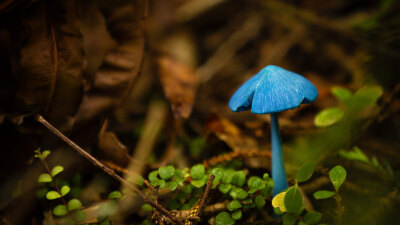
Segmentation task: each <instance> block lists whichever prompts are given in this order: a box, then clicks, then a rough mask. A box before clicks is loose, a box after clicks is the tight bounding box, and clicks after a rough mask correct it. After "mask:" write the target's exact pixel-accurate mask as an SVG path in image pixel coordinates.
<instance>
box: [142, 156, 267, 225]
mask: <svg viewBox="0 0 400 225" xmlns="http://www.w3.org/2000/svg"><path fill="white" fill-rule="evenodd" d="M239 166H240V165H239ZM239 166H238V165H235V163H230V164H229V163H228V164H227V165H218V166H215V167H213V168H206V167H205V166H204V165H203V164H196V165H194V166H192V167H191V168H190V169H189V168H187V169H184V170H180V169H177V168H174V167H173V166H171V165H170V166H166V167H161V168H159V169H157V170H154V171H151V172H150V173H149V174H148V182H147V181H145V182H144V183H145V184H147V186H148V187H149V188H150V189H151V190H153V194H154V198H157V195H158V194H157V193H158V190H161V189H164V190H165V189H166V190H168V191H169V192H171V196H173V197H172V198H171V199H169V200H168V201H167V203H166V204H167V207H168V209H169V210H174V212H175V214H176V215H177V217H179V218H181V219H183V220H184V221H185V224H191V222H192V221H198V220H199V215H200V214H201V213H202V210H203V209H204V207H205V205H206V204H207V203H208V202H209V201H210V199H211V197H210V196H209V192H210V191H213V192H219V194H220V195H221V196H223V199H224V200H223V202H224V203H223V204H224V208H225V210H224V211H222V212H219V213H218V214H217V215H216V221H215V223H216V224H217V225H220V224H235V223H236V221H237V220H240V219H242V216H243V211H244V210H246V209H249V208H258V209H262V208H263V207H264V206H265V203H266V199H267V198H269V196H270V195H271V193H272V189H273V181H272V179H271V178H270V177H269V175H268V174H264V176H263V177H258V176H251V177H248V175H247V172H246V171H245V170H241V169H239V168H238V167H239ZM142 210H143V211H148V212H152V211H153V210H154V209H153V208H152V207H151V206H150V205H148V204H144V205H143V206H142ZM145 221H147V220H145ZM145 221H143V223H145Z"/></svg>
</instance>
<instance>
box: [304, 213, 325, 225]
mask: <svg viewBox="0 0 400 225" xmlns="http://www.w3.org/2000/svg"><path fill="white" fill-rule="evenodd" d="M321 218H322V214H321V213H319V212H315V211H311V212H308V213H307V214H306V215H305V216H304V222H306V223H308V224H310V225H313V224H317V223H318V222H319V221H320V220H321Z"/></svg>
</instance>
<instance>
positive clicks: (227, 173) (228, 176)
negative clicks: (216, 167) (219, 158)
mask: <svg viewBox="0 0 400 225" xmlns="http://www.w3.org/2000/svg"><path fill="white" fill-rule="evenodd" d="M234 175H235V171H234V170H233V169H226V170H224V175H223V176H222V182H223V183H225V184H230V183H232V179H233V176H234Z"/></svg>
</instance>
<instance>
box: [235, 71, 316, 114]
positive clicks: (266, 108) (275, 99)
mask: <svg viewBox="0 0 400 225" xmlns="http://www.w3.org/2000/svg"><path fill="white" fill-rule="evenodd" d="M317 97H318V91H317V88H316V87H315V86H314V85H313V84H312V83H311V82H310V81H308V80H307V79H306V78H304V77H303V76H301V75H299V74H297V73H293V72H291V71H288V70H285V69H283V68H281V67H279V66H274V65H269V66H267V67H265V68H263V69H262V70H261V71H260V72H258V73H257V74H256V75H254V76H253V77H251V78H250V79H249V80H248V81H246V82H245V83H244V84H243V85H242V86H241V87H240V88H239V89H238V90H237V91H236V92H235V93H234V94H233V96H232V97H231V100H230V101H229V108H231V110H232V111H234V112H239V111H247V110H250V109H251V111H252V112H253V113H256V114H267V113H275V112H280V111H285V110H289V109H294V108H297V107H299V106H300V105H301V104H303V103H311V102H313V101H315V99H317Z"/></svg>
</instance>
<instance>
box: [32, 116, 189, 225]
mask: <svg viewBox="0 0 400 225" xmlns="http://www.w3.org/2000/svg"><path fill="white" fill-rule="evenodd" d="M36 120H37V121H38V122H39V123H41V124H42V125H43V126H45V127H46V128H47V129H49V130H50V131H51V132H53V133H54V134H55V135H56V136H57V137H59V138H60V139H61V140H63V141H64V142H65V143H67V144H68V145H69V146H70V147H72V148H73V149H74V150H76V151H77V152H78V153H79V154H81V155H82V156H83V157H85V158H86V159H87V160H89V161H90V162H91V163H92V164H93V165H95V166H97V167H99V168H100V169H102V170H103V171H104V172H106V173H107V174H108V175H110V176H111V177H113V178H114V179H116V180H117V181H119V182H120V183H121V184H123V185H125V186H127V187H128V188H130V189H131V190H132V191H133V192H135V193H136V194H137V195H139V196H140V197H141V198H142V199H143V201H144V202H147V203H149V204H150V205H152V206H153V207H154V208H156V209H157V210H158V211H160V212H161V213H162V214H164V215H165V216H166V217H168V218H169V219H170V220H171V221H173V222H174V223H176V224H179V225H184V224H183V222H182V221H180V220H178V219H177V218H176V217H174V216H173V215H172V214H171V213H170V212H169V211H168V210H166V209H165V208H164V207H163V206H161V205H160V204H157V203H155V202H154V201H152V200H151V199H149V198H148V197H147V196H146V195H145V194H143V193H142V192H141V191H140V190H139V189H137V188H136V187H134V186H133V185H132V184H130V183H129V182H128V181H126V180H125V179H123V178H122V177H120V176H119V175H118V174H116V173H115V172H114V170H112V169H110V168H108V167H107V166H106V165H104V164H103V163H101V162H100V161H99V160H97V159H96V158H94V157H93V156H92V155H90V154H89V153H87V152H86V151H85V150H83V149H82V148H81V147H79V146H78V145H77V144H75V142H73V141H71V140H70V139H69V138H68V137H67V136H65V135H64V134H63V133H61V132H60V131H59V130H58V129H57V128H55V127H54V126H53V125H51V124H50V123H49V122H47V120H45V119H44V118H43V117H42V116H41V115H36Z"/></svg>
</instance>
